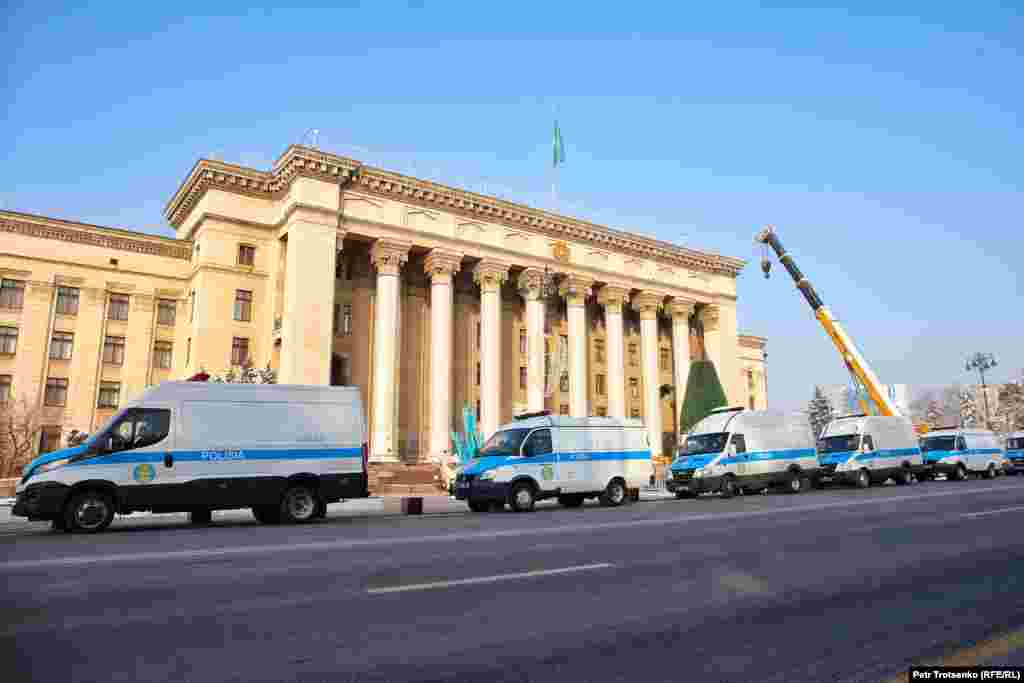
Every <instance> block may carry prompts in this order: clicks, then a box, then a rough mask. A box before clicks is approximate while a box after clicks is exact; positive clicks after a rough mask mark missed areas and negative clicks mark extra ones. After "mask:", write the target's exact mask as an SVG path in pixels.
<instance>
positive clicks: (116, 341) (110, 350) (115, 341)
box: [103, 337, 124, 365]
mask: <svg viewBox="0 0 1024 683" xmlns="http://www.w3.org/2000/svg"><path fill="white" fill-rule="evenodd" d="M103 362H104V363H109V364H110V365H124V337H107V340H106V341H105V342H104V343H103Z"/></svg>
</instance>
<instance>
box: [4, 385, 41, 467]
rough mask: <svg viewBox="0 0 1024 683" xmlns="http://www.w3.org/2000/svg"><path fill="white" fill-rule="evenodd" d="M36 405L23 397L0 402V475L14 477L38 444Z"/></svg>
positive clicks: (37, 409) (28, 459) (38, 425)
mask: <svg viewBox="0 0 1024 683" xmlns="http://www.w3.org/2000/svg"><path fill="white" fill-rule="evenodd" d="M41 431H42V427H41V425H40V416H39V408H38V407H36V406H33V405H32V404H31V403H30V402H29V401H27V400H26V399H25V397H22V398H20V399H17V400H15V399H11V400H8V401H6V402H4V403H0V478H2V479H6V478H11V477H17V476H19V475H20V474H21V468H22V467H23V466H24V465H25V464H26V463H28V462H29V461H30V460H31V459H32V457H33V456H34V455H35V452H36V447H37V446H38V445H39V434H40V432H41Z"/></svg>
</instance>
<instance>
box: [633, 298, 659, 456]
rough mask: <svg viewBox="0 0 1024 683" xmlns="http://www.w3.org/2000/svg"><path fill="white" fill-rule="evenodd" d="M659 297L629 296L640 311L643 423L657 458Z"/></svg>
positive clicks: (634, 306) (653, 453)
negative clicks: (645, 425)
mask: <svg viewBox="0 0 1024 683" xmlns="http://www.w3.org/2000/svg"><path fill="white" fill-rule="evenodd" d="M663 298H664V297H663V296H662V295H661V294H657V293H655V292H641V293H640V294H637V295H636V296H634V297H633V308H634V309H636V310H637V311H638V312H639V313H640V357H641V369H642V370H643V378H644V380H643V381H644V422H645V423H646V424H647V434H648V436H649V437H650V442H651V458H652V459H654V460H657V459H658V458H660V457H661V400H660V395H659V394H660V389H661V386H660V383H659V381H658V311H659V310H660V309H661V306H662V300H663Z"/></svg>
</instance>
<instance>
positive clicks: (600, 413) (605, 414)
mask: <svg viewBox="0 0 1024 683" xmlns="http://www.w3.org/2000/svg"><path fill="white" fill-rule="evenodd" d="M597 416H598V417H608V409H607V408H605V407H604V406H600V407H598V409H597Z"/></svg>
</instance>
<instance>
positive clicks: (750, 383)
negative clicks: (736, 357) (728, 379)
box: [747, 370, 757, 393]
mask: <svg viewBox="0 0 1024 683" xmlns="http://www.w3.org/2000/svg"><path fill="white" fill-rule="evenodd" d="M747 386H748V387H750V391H751V393H753V391H754V389H756V388H757V385H755V384H754V371H753V370H748V371H747Z"/></svg>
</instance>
